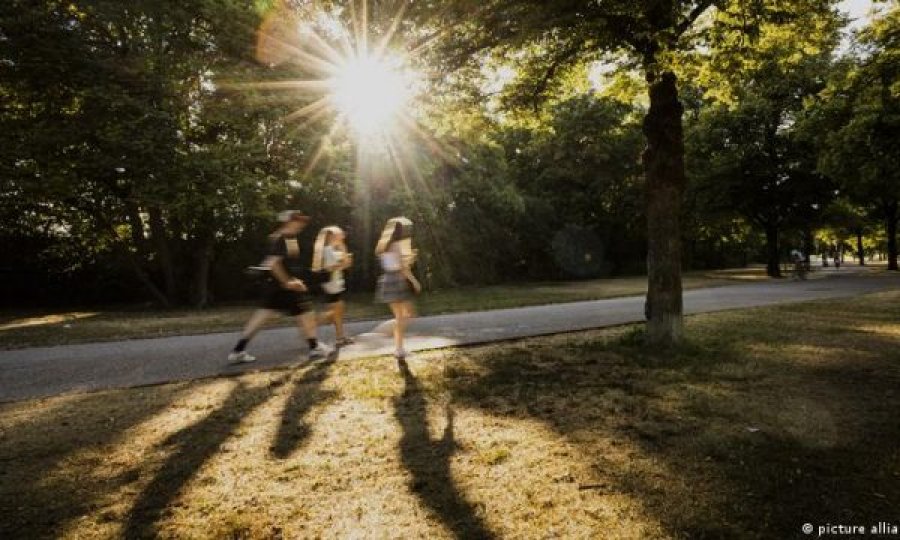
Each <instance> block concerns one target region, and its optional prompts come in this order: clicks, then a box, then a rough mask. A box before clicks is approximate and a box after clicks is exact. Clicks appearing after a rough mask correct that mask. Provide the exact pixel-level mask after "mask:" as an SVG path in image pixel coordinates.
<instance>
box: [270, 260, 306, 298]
mask: <svg viewBox="0 0 900 540" xmlns="http://www.w3.org/2000/svg"><path fill="white" fill-rule="evenodd" d="M266 264H267V265H268V267H269V270H270V271H271V272H272V275H273V276H274V277H275V279H277V280H278V283H279V284H280V285H281V286H282V287H284V288H285V289H289V290H292V291H297V292H304V291H306V284H304V283H303V281H301V280H299V279H297V278H295V277H292V276H291V275H290V274H289V273H288V271H287V269H286V268H285V267H284V262H283V259H282V257H279V256H277V255H270V256H269V257H268V258H267V259H266Z"/></svg>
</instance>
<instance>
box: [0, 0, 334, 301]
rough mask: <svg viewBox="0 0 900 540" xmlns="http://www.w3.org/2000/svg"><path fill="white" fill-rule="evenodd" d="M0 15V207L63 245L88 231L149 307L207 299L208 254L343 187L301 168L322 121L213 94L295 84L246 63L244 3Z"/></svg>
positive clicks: (243, 96) (113, 5)
mask: <svg viewBox="0 0 900 540" xmlns="http://www.w3.org/2000/svg"><path fill="white" fill-rule="evenodd" d="M0 9H2V11H0V18H2V19H0V20H2V24H0V27H2V29H3V38H4V39H2V40H0V93H2V94H3V97H5V98H7V99H8V101H4V103H8V104H9V105H8V106H6V107H4V109H3V110H2V111H0V121H2V123H3V127H4V129H3V130H0V131H2V134H0V137H3V141H2V142H3V143H4V144H2V146H3V147H4V149H5V151H6V152H7V153H8V154H7V156H4V158H5V159H3V160H2V166H3V167H4V170H3V172H4V174H3V177H4V181H6V182H8V184H9V185H8V186H4V187H7V188H8V189H7V190H5V191H4V193H5V194H9V195H10V197H8V198H7V200H5V201H4V204H10V203H9V199H11V198H16V199H18V201H19V202H18V203H17V204H24V205H26V206H27V207H28V209H29V211H31V212H34V213H35V214H37V215H39V216H41V217H42V219H47V220H51V221H53V223H54V226H55V230H56V231H59V234H60V236H68V237H69V238H70V239H71V240H74V239H75V238H74V237H75V235H85V234H87V235H88V237H89V238H90V244H91V245H94V246H104V249H107V250H110V251H115V252H116V254H117V255H118V257H120V258H121V259H122V260H123V261H125V262H126V263H127V264H128V266H129V267H130V268H131V270H132V271H133V273H134V275H135V276H136V279H137V280H138V281H139V283H140V284H141V285H142V286H143V287H144V288H145V290H146V291H147V292H148V294H149V295H150V296H151V297H152V298H153V299H154V300H155V301H156V302H157V303H159V304H162V305H166V306H171V305H176V304H182V303H186V302H190V303H191V304H193V305H197V306H204V305H206V304H207V303H208V302H209V301H210V279H211V277H213V276H212V274H213V270H214V265H213V261H214V260H215V256H216V247H217V246H223V245H234V243H235V242H237V241H239V240H240V239H241V238H242V237H244V236H253V235H254V234H255V231H256V230H257V229H258V227H259V225H260V223H261V222H262V221H263V220H264V219H267V218H270V217H271V214H272V211H271V209H270V208H271V206H272V205H273V202H274V201H277V203H276V204H275V205H276V206H277V207H282V208H283V207H284V205H285V204H286V202H285V201H288V202H290V201H291V200H293V201H294V202H295V203H296V202H303V201H306V202H307V204H308V203H309V201H311V200H317V201H319V200H323V199H326V197H325V196H324V195H325V194H327V193H328V192H330V191H334V190H336V189H339V188H338V187H337V186H335V185H334V182H331V181H330V178H329V177H327V176H325V175H322V174H320V171H313V172H312V173H313V174H311V175H309V176H304V171H303V169H302V168H301V167H298V166H297V165H296V160H297V156H298V155H304V154H308V153H309V152H310V151H311V150H312V147H313V144H314V143H313V140H314V139H313V138H312V135H311V131H312V130H314V129H316V128H321V126H316V125H311V126H307V128H306V130H305V131H304V130H298V129H297V128H295V127H294V126H291V125H287V124H286V122H285V121H284V120H283V117H284V116H286V115H287V111H288V107H289V106H290V104H286V103H283V102H278V101H276V100H274V99H272V98H271V96H268V95H266V94H262V93H253V92H227V91H222V89H221V88H220V87H219V83H220V81H221V80H222V79H246V80H255V79H258V78H261V74H262V73H266V74H267V75H269V76H270V77H277V76H281V77H288V76H293V77H296V76H297V73H296V69H295V68H292V67H285V68H279V69H270V68H268V67H267V66H259V65H257V64H255V62H253V44H254V38H255V35H254V29H255V28H256V26H257V24H258V23H259V21H260V13H259V12H257V11H255V8H254V7H253V6H249V5H248V4H247V3H245V2H238V1H227V2H208V1H206V0H193V1H190V2H174V1H160V2H157V1H143V0H138V1H134V2H127V3H121V2H108V1H102V0H85V1H83V2H74V3H59V2H55V1H51V0H47V1H42V2H22V1H18V0H16V1H14V2H12V5H9V4H4V7H3V8H0ZM292 69H293V72H292V71H291V70H292ZM322 206H323V207H325V208H327V206H328V204H327V203H325V204H323V205H322ZM307 207H308V206H307ZM71 240H70V241H71Z"/></svg>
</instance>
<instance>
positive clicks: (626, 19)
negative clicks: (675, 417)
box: [414, 0, 832, 344]
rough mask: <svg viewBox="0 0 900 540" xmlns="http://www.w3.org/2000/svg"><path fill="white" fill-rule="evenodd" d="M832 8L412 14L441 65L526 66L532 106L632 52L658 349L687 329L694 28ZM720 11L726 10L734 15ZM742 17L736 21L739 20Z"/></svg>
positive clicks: (481, 8)
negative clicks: (592, 68)
mask: <svg viewBox="0 0 900 540" xmlns="http://www.w3.org/2000/svg"><path fill="white" fill-rule="evenodd" d="M831 4H832V2H827V1H826V2H822V1H812V0H810V1H796V2H787V3H785V2H777V3H776V2H766V1H759V2H751V3H744V2H734V3H733V4H731V3H728V2H724V1H722V2H716V1H713V0H698V1H686V2H679V1H675V0H655V1H646V2H623V1H613V2H576V1H564V2H543V1H534V0H532V1H520V0H518V1H513V0H479V1H474V0H473V1H461V2H453V3H452V4H450V5H449V6H448V5H446V3H443V2H440V3H436V2H424V3H421V4H418V3H417V5H418V6H419V7H417V8H414V12H416V13H417V14H418V15H419V16H420V17H421V18H422V19H424V20H426V21H428V24H430V25H431V27H434V28H440V29H441V34H440V35H441V36H443V39H442V40H441V43H442V44H443V47H441V48H440V51H441V55H446V54H447V53H448V52H450V53H452V54H451V55H450V56H449V59H448V60H446V61H445V62H443V63H441V64H440V66H441V68H442V69H447V68H448V66H450V67H455V66H457V65H459V64H462V63H465V62H460V59H461V58H462V59H464V60H465V59H468V60H469V62H470V65H471V63H477V62H480V61H482V60H484V59H485V57H486V56H485V51H488V52H489V53H491V54H493V55H494V56H495V57H505V58H507V59H512V60H514V61H515V62H516V64H517V65H518V67H519V68H520V72H521V76H520V78H519V79H520V82H521V83H523V84H518V85H513V88H514V89H517V90H525V89H527V91H525V92H519V95H520V96H523V95H524V96H525V98H526V99H525V101H531V102H536V101H539V100H541V99H547V98H548V97H551V96H552V95H553V94H554V93H555V92H556V91H558V90H559V88H560V87H561V86H562V85H564V84H565V83H566V81H567V76H569V75H571V74H572V72H573V70H577V69H578V68H579V67H583V66H584V65H586V64H589V63H591V62H593V61H597V60H600V59H602V58H603V55H604V53H619V54H625V55H627V57H628V59H629V61H630V62H633V63H634V65H636V66H638V67H639V69H640V70H641V71H642V73H643V74H644V77H645V81H646V85H647V86H646V89H647V94H648V97H649V109H648V110H647V113H646V115H645V117H644V122H643V132H644V136H645V140H646V148H645V151H644V154H643V166H644V174H645V181H646V209H647V212H646V213H647V237H648V249H647V270H648V279H649V286H648V294H647V301H648V317H649V318H648V323H647V337H648V340H649V341H650V342H652V343H658V344H668V343H673V342H676V341H678V339H679V337H680V335H681V328H682V295H681V227H680V213H681V200H682V195H683V192H684V189H685V173H684V141H683V128H682V118H681V117H682V111H683V108H682V105H681V103H680V102H679V93H678V88H677V77H676V73H677V71H676V66H677V64H678V60H679V57H680V55H681V54H682V53H684V52H685V51H691V50H693V49H694V48H695V47H697V46H698V45H699V44H700V43H701V41H699V40H698V38H700V37H703V36H704V35H705V33H706V32H705V30H706V29H705V28H703V27H702V25H699V26H700V28H695V26H697V25H695V22H696V21H697V20H698V19H700V18H701V17H702V16H703V15H704V14H705V13H706V12H707V11H708V10H710V8H712V7H714V6H717V7H719V8H730V9H731V12H730V14H731V15H733V14H734V13H735V12H738V13H739V15H740V17H739V18H737V19H736V18H735V17H732V16H726V17H719V16H716V17H714V20H713V21H712V23H713V26H716V25H718V26H725V27H728V28H736V29H737V30H738V31H739V32H741V33H742V34H753V33H754V31H755V30H756V29H757V28H758V27H759V25H760V24H761V22H762V21H766V20H771V21H777V20H779V19H789V18H791V17H802V15H803V13H804V12H805V11H810V8H812V7H815V8H816V9H817V10H821V7H822V6H825V7H827V6H829V5H831ZM719 13H725V14H726V15H728V14H729V12H728V10H727V9H725V10H720V11H719ZM736 21H737V22H736Z"/></svg>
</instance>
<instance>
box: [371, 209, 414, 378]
mask: <svg viewBox="0 0 900 540" xmlns="http://www.w3.org/2000/svg"><path fill="white" fill-rule="evenodd" d="M375 254H376V255H377V256H378V258H379V260H380V262H381V270H382V275H381V277H379V278H378V299H379V301H381V302H384V303H386V304H388V305H389V306H390V307H391V313H393V314H394V346H395V351H394V356H395V357H396V358H397V359H398V360H402V359H404V358H406V349H404V348H403V338H404V334H405V332H406V325H407V323H408V321H409V319H410V318H412V317H413V306H412V297H413V293H416V294H418V293H419V292H420V291H421V290H422V286H421V285H420V284H419V281H418V280H417V279H416V277H415V276H414V275H413V273H412V270H411V267H412V265H413V263H414V262H415V259H416V252H415V251H414V250H413V249H412V222H411V221H410V220H408V219H406V218H404V217H397V218H393V219H390V220H388V222H387V224H386V225H385V227H384V230H383V231H382V232H381V238H380V239H379V240H378V245H377V246H375Z"/></svg>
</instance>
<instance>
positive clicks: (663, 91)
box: [643, 66, 685, 345]
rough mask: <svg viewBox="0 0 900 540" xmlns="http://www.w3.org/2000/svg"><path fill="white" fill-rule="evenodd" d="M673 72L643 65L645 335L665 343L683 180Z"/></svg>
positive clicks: (673, 319) (672, 333)
mask: <svg viewBox="0 0 900 540" xmlns="http://www.w3.org/2000/svg"><path fill="white" fill-rule="evenodd" d="M675 82H676V79H675V75H674V74H673V73H671V72H664V73H662V74H659V75H656V74H654V73H653V70H652V66H648V71H647V83H648V84H649V93H650V110H649V111H648V112H647V116H646V117H645V118H644V126H643V131H644V136H645V137H646V139H647V148H646V149H645V150H644V154H643V164H644V174H645V175H646V180H647V188H646V189H647V193H646V197H647V281H648V283H647V306H646V314H647V341H648V342H649V343H651V344H657V345H670V344H673V343H676V342H677V341H679V340H680V338H681V333H682V324H683V321H682V298H681V228H680V223H679V215H680V213H681V199H682V194H683V192H684V186H685V174H684V134H683V131H682V124H681V115H682V112H683V108H682V106H681V103H679V101H678V88H677V87H676V84H675Z"/></svg>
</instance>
